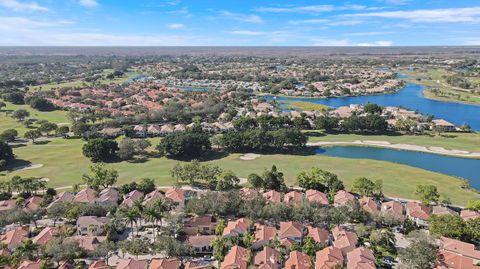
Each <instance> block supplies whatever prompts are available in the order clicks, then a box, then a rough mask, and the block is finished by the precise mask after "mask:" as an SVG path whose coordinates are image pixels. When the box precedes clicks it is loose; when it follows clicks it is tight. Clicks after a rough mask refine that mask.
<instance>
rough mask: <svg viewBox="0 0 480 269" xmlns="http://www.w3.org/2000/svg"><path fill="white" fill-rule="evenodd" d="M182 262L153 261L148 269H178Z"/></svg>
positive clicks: (173, 260)
mask: <svg viewBox="0 0 480 269" xmlns="http://www.w3.org/2000/svg"><path fill="white" fill-rule="evenodd" d="M178 268H180V260H178V259H152V261H151V262H150V265H149V266H148V269H178Z"/></svg>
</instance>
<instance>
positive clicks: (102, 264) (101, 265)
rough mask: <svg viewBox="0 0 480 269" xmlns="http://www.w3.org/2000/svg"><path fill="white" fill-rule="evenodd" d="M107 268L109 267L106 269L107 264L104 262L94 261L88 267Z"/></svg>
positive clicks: (92, 268)
mask: <svg viewBox="0 0 480 269" xmlns="http://www.w3.org/2000/svg"><path fill="white" fill-rule="evenodd" d="M108 268H109V267H108V265H107V263H105V261H104V260H99V261H94V262H92V264H90V266H89V267H88V269H108Z"/></svg>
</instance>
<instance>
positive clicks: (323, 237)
mask: <svg viewBox="0 0 480 269" xmlns="http://www.w3.org/2000/svg"><path fill="white" fill-rule="evenodd" d="M307 230H308V234H307V236H310V237H311V238H313V240H314V241H315V242H317V243H322V244H328V242H329V240H330V232H328V230H327V229H324V228H318V227H313V226H307Z"/></svg>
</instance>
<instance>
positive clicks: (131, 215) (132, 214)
mask: <svg viewBox="0 0 480 269" xmlns="http://www.w3.org/2000/svg"><path fill="white" fill-rule="evenodd" d="M125 217H126V218H127V222H128V223H130V228H131V229H132V240H135V237H134V235H133V224H134V223H135V225H137V220H138V218H139V217H140V211H138V209H137V208H136V207H132V208H130V209H128V210H127V212H126V214H125ZM137 233H138V231H137Z"/></svg>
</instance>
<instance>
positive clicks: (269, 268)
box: [255, 247, 280, 269]
mask: <svg viewBox="0 0 480 269" xmlns="http://www.w3.org/2000/svg"><path fill="white" fill-rule="evenodd" d="M278 257H279V253H278V251H277V250H275V249H273V248H271V247H265V248H263V250H262V251H260V252H258V253H257V255H255V266H256V267H257V268H264V269H277V268H279V267H280V266H279V264H278Z"/></svg>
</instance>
